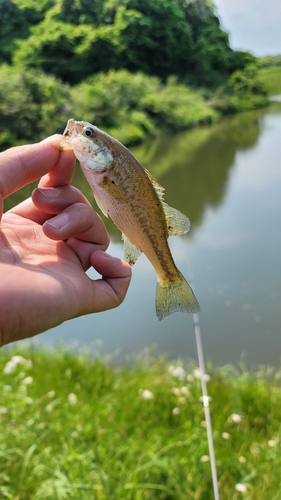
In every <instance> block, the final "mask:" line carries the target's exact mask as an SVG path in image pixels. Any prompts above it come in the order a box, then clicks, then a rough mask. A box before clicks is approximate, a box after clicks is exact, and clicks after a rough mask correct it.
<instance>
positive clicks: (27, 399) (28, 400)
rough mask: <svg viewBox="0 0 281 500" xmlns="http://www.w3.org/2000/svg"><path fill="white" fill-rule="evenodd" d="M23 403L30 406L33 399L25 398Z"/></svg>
mask: <svg viewBox="0 0 281 500" xmlns="http://www.w3.org/2000/svg"><path fill="white" fill-rule="evenodd" d="M25 402H26V404H27V405H31V404H32V403H33V399H32V398H28V397H27V398H25Z"/></svg>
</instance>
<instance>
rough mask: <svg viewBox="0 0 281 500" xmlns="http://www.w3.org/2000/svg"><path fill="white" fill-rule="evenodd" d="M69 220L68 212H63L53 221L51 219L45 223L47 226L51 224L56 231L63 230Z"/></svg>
mask: <svg viewBox="0 0 281 500" xmlns="http://www.w3.org/2000/svg"><path fill="white" fill-rule="evenodd" d="M68 220H69V214H68V213H67V212H63V213H61V214H59V215H57V216H56V217H53V218H52V219H49V220H47V221H46V222H45V224H49V225H50V226H53V227H54V228H55V229H61V228H62V227H63V226H65V224H66V223H67V222H68Z"/></svg>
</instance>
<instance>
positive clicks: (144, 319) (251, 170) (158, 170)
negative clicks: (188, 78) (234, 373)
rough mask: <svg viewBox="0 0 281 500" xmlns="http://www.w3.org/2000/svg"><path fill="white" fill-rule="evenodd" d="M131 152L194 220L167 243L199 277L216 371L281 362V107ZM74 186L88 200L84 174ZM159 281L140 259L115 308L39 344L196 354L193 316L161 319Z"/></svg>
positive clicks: (115, 250) (117, 248)
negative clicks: (157, 313) (158, 315)
mask: <svg viewBox="0 0 281 500" xmlns="http://www.w3.org/2000/svg"><path fill="white" fill-rule="evenodd" d="M133 152H134V154H135V155H136V156H137V158H138V159H139V160H140V161H141V162H142V163H143V164H144V165H145V166H146V167H147V168H148V169H149V170H150V171H151V173H152V174H153V175H154V176H155V177H156V178H157V180H158V181H159V183H160V184H162V185H163V186H164V187H165V188H166V196H165V200H166V202H167V203H168V204H170V205H172V206H174V207H176V208H178V209H179V210H181V211H182V212H184V213H185V214H187V215H188V216H189V218H190V220H191V224H192V228H191V231H190V233H189V234H188V235H186V236H183V237H176V238H171V239H170V246H171V249H172V253H173V255H174V258H175V261H176V263H177V265H178V267H179V269H180V270H181V271H182V273H183V274H184V275H185V276H186V277H190V275H191V274H192V275H193V277H194V286H195V289H196V295H197V297H198V300H199V302H200V305H201V313H200V322H201V328H202V336H203V346H204V352H205V356H206V358H207V359H210V360H211V361H212V362H213V363H214V364H215V365H222V364H225V363H230V362H231V363H233V362H234V363H236V362H238V361H239V360H240V359H241V355H243V356H245V358H246V360H247V364H248V366H253V365H257V364H271V365H272V364H273V365H277V364H279V362H280V354H281V328H280V318H281V265H280V264H281V258H280V244H281V232H280V214H281V211H280V209H281V195H280V193H281V102H272V103H271V104H270V106H269V107H268V108H267V109H263V110H259V111H254V112H249V113H243V114H239V115H236V116H233V117H230V118H227V119H224V120H223V121H221V122H220V123H219V124H216V125H213V126H210V127H204V128H199V129H196V130H193V131H188V132H184V133H181V134H177V135H174V136H166V137H162V138H159V139H157V140H154V141H151V142H148V143H146V144H144V145H141V146H139V147H136V148H134V149H133ZM75 184H76V185H77V186H78V187H79V188H80V189H81V190H83V191H84V192H85V193H86V195H87V197H88V198H89V199H91V197H92V195H91V190H90V188H89V187H88V185H87V183H86V181H85V179H84V177H83V176H82V174H81V172H80V170H78V169H77V173H76V176H75ZM25 194H26V192H25ZM20 196H22V194H17V198H19V197H20ZM12 201H13V202H14V201H15V199H13V200H12ZM94 206H95V205H94ZM107 226H108V229H109V232H110V234H111V237H112V243H111V246H110V249H109V252H111V253H112V254H113V255H116V256H120V257H122V255H123V248H122V244H121V241H120V233H119V231H118V230H117V229H116V228H115V227H114V226H113V224H112V223H110V222H109V223H108V222H107ZM90 275H91V276H94V272H93V271H90ZM155 285H156V278H155V272H154V270H153V268H152V266H151V265H150V263H149V262H148V260H147V259H146V257H145V256H141V257H140V258H139V260H138V261H137V263H136V265H135V266H134V269H133V279H132V284H131V286H130V289H129V292H128V295H127V298H126V300H125V302H124V303H123V304H122V305H121V306H120V307H119V308H118V309H115V310H113V311H108V312H105V313H100V314H95V315H89V316H85V317H82V318H78V319H76V320H71V321H68V322H66V323H64V324H63V325H61V326H59V327H57V328H54V329H52V330H49V331H48V332H46V333H44V334H42V335H40V336H38V337H37V338H36V340H35V342H37V343H52V344H55V343H56V342H57V341H59V340H60V341H63V342H64V343H73V341H77V340H78V341H79V343H81V344H89V343H92V342H94V341H96V340H97V339H101V340H102V344H103V351H104V352H105V353H112V352H113V351H115V350H116V349H119V348H120V349H122V350H123V351H124V352H127V353H131V352H137V351H139V350H141V349H143V348H144V347H146V346H151V345H156V350H157V352H159V353H165V354H166V356H167V358H169V359H174V358H177V357H178V356H183V357H192V358H196V346H195V340H194V331H193V318H192V315H189V314H183V313H177V314H173V315H172V316H171V317H169V318H168V319H166V320H164V321H161V322H159V321H158V320H157V318H156V316H155V310H154V300H155Z"/></svg>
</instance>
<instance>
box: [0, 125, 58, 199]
mask: <svg viewBox="0 0 281 500" xmlns="http://www.w3.org/2000/svg"><path fill="white" fill-rule="evenodd" d="M60 141H61V136H60V135H55V136H53V137H51V138H49V139H48V140H45V141H42V142H38V143H36V144H28V145H25V146H15V147H13V148H10V149H8V150H7V151H4V152H3V153H0V196H2V197H3V199H5V198H7V196H9V195H10V194H12V193H14V192H15V191H17V190H18V189H20V188H22V187H23V186H26V185H27V184H30V183H31V182H33V181H35V180H37V179H39V178H40V177H42V176H43V175H45V174H46V173H47V172H49V171H50V170H52V169H53V168H54V166H55V165H56V163H57V162H58V159H59V156H60Z"/></svg>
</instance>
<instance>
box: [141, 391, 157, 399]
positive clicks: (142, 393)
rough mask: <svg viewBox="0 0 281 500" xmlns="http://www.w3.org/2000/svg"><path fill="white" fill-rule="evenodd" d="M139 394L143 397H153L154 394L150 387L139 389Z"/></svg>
mask: <svg viewBox="0 0 281 500" xmlns="http://www.w3.org/2000/svg"><path fill="white" fill-rule="evenodd" d="M139 394H140V395H141V396H142V398H143V399H153V398H154V394H153V392H151V391H150V390H149V389H139Z"/></svg>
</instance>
